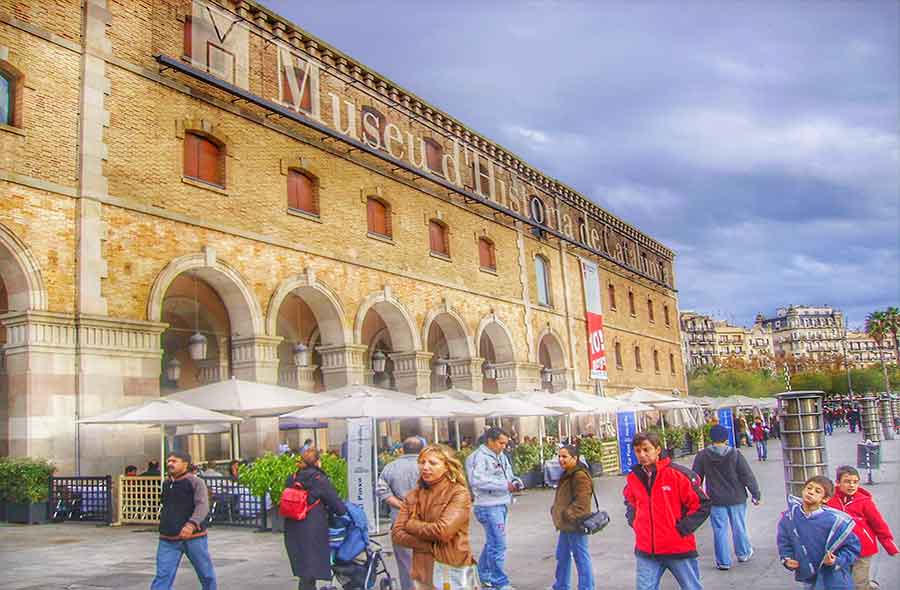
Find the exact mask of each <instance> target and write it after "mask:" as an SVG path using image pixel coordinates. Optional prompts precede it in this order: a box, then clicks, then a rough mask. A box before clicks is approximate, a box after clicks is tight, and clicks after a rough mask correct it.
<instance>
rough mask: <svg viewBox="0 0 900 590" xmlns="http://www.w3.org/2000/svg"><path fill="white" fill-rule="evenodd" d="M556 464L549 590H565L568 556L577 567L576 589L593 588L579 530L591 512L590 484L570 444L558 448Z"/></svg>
mask: <svg viewBox="0 0 900 590" xmlns="http://www.w3.org/2000/svg"><path fill="white" fill-rule="evenodd" d="M558 456H559V464H560V466H561V467H562V468H563V469H564V472H563V475H562V477H561V478H560V479H559V485H558V486H557V488H556V496H555V497H554V498H553V507H552V508H551V509H550V516H551V517H552V518H553V526H555V527H556V530H558V531H559V539H558V540H557V542H556V581H555V582H554V583H553V590H569V581H570V578H571V574H572V559H573V558H574V559H575V567H576V568H577V569H578V590H594V569H593V567H592V565H591V554H590V551H589V549H588V536H587V534H585V533H583V532H581V526H580V525H581V521H582V520H583V519H585V518H587V517H588V516H590V515H591V496H592V495H593V493H594V483H593V481H592V480H591V474H590V472H589V471H588V470H587V468H586V467H585V466H584V464H582V463H581V461H579V457H580V453H579V452H578V449H577V448H575V447H574V446H572V445H566V446H564V447H562V448H560V449H559V455H558Z"/></svg>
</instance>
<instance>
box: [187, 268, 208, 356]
mask: <svg viewBox="0 0 900 590" xmlns="http://www.w3.org/2000/svg"><path fill="white" fill-rule="evenodd" d="M193 279H194V335H193V336H191V338H190V340H188V351H189V352H190V355H191V358H192V359H194V360H195V361H201V360H203V359H205V358H206V336H204V335H203V334H201V333H200V301H199V298H198V297H197V277H196V276H194V277H193Z"/></svg>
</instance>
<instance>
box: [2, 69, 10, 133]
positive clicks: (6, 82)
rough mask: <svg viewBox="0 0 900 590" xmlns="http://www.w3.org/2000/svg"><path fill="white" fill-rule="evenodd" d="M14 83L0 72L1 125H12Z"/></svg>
mask: <svg viewBox="0 0 900 590" xmlns="http://www.w3.org/2000/svg"><path fill="white" fill-rule="evenodd" d="M12 106H13V83H12V80H10V79H9V78H7V77H6V76H5V75H4V74H3V72H0V124H3V125H12V120H13V118H12V114H13V109H12Z"/></svg>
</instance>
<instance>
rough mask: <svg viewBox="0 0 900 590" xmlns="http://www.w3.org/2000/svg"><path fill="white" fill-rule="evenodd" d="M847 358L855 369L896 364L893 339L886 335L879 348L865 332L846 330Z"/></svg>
mask: <svg viewBox="0 0 900 590" xmlns="http://www.w3.org/2000/svg"><path fill="white" fill-rule="evenodd" d="M847 356H848V357H849V358H850V363H851V365H852V366H853V367H856V368H859V369H861V368H865V367H872V366H876V365H879V366H880V364H881V361H882V360H884V362H885V364H888V365H891V364H894V365H896V364H897V353H896V349H895V348H894V338H893V336H891V335H890V334H888V335H887V336H886V337H885V338H884V340H882V341H881V346H880V347H879V346H878V343H877V342H875V340H874V339H873V338H872V337H871V336H869V335H868V334H866V333H865V332H853V331H851V330H847Z"/></svg>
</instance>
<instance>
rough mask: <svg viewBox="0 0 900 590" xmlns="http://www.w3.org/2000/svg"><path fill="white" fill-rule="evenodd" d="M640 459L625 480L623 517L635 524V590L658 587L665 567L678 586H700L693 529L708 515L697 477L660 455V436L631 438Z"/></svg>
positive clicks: (706, 500) (643, 434) (698, 589)
mask: <svg viewBox="0 0 900 590" xmlns="http://www.w3.org/2000/svg"><path fill="white" fill-rule="evenodd" d="M631 444H632V446H633V447H634V453H635V455H636V456H637V460H638V464H637V465H635V466H634V467H632V469H631V473H629V474H628V477H627V479H626V483H625V490H624V492H623V493H624V495H625V507H626V509H625V517H626V518H627V519H628V525H629V526H630V527H631V528H633V529H634V536H635V544H634V554H635V557H636V558H637V570H636V574H637V575H636V579H637V590H659V581H660V580H661V579H662V576H663V574H664V573H665V572H666V570H669V571H670V572H672V575H673V576H675V579H676V580H678V584H679V586H680V587H681V589H682V590H702V589H703V586H702V585H701V584H700V566H699V565H698V564H697V543H696V541H695V540H694V531H695V530H697V528H699V527H700V525H701V524H703V521H705V520H706V518H707V517H708V516H709V511H710V502H709V498H708V497H707V496H706V493H705V492H704V491H703V489H702V488H701V487H700V478H699V477H697V475H696V474H695V473H694V472H693V471H691V470H690V469H688V468H687V467H684V466H683V465H678V464H677V463H673V462H672V460H671V459H669V458H662V457H661V454H662V445H661V444H660V441H659V436H658V435H657V434H656V433H653V432H639V433H637V434H636V435H634V439H633V440H632V442H631Z"/></svg>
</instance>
